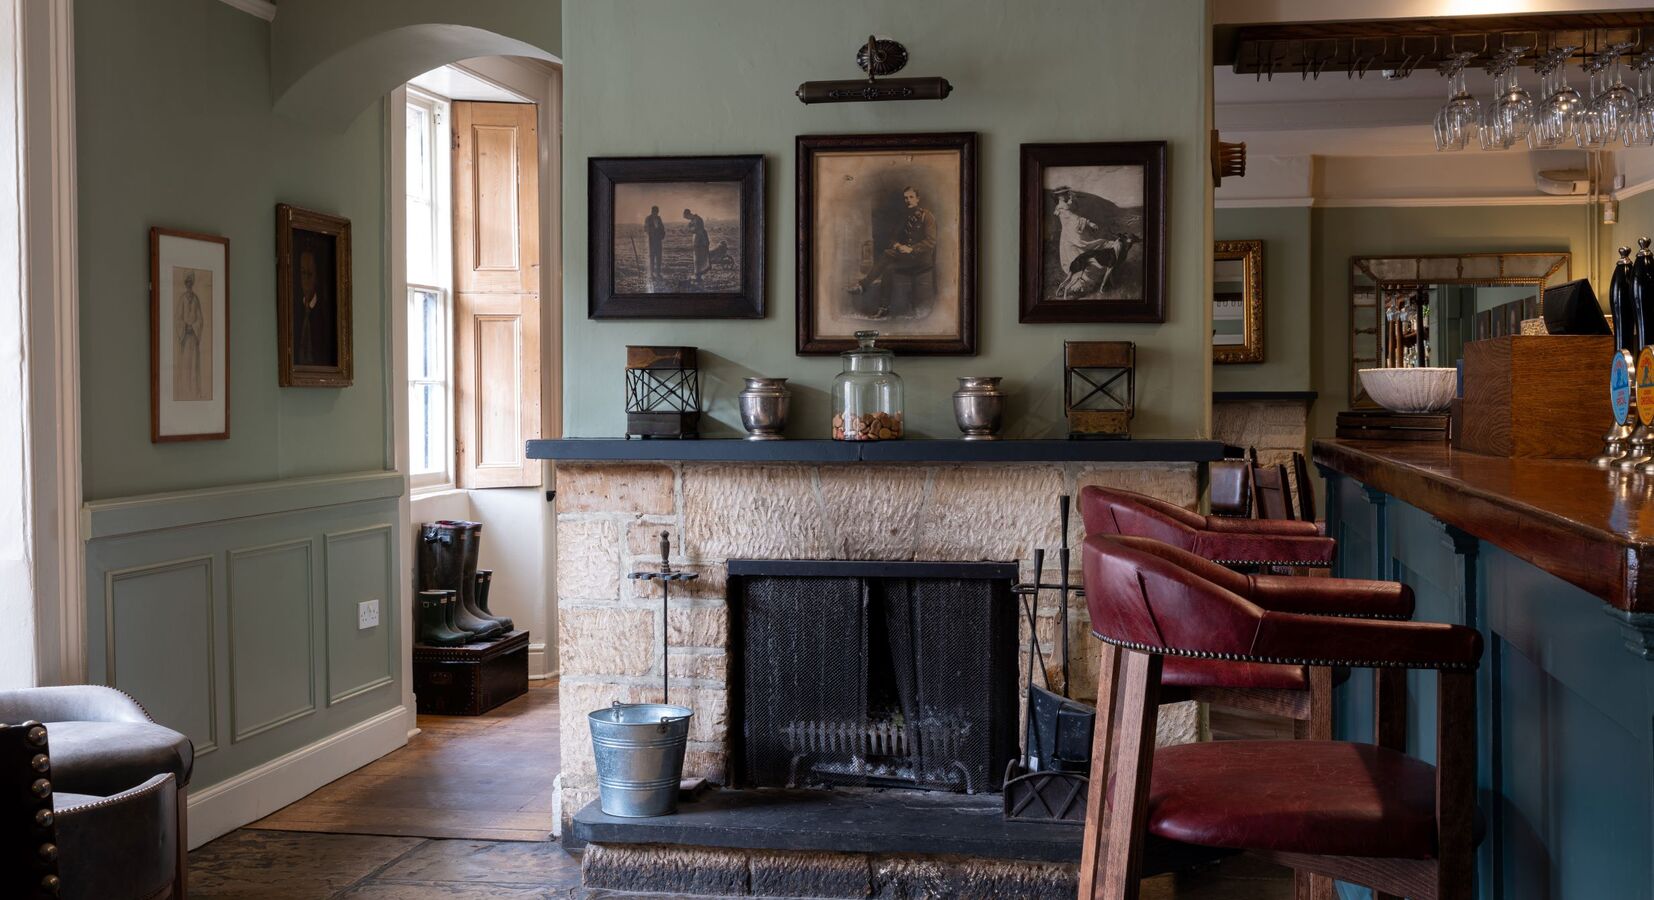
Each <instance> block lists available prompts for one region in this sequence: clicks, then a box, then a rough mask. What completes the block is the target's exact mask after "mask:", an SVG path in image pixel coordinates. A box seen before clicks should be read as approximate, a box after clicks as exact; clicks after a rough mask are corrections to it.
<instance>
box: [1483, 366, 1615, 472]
mask: <svg viewBox="0 0 1654 900" xmlns="http://www.w3.org/2000/svg"><path fill="white" fill-rule="evenodd" d="M1613 356H1614V338H1613V337H1612V336H1610V335H1602V336H1596V335H1589V336H1588V335H1506V336H1504V337H1496V338H1488V339H1487V340H1482V341H1471V342H1470V343H1468V344H1466V345H1465V348H1464V426H1463V431H1462V434H1461V436H1460V437H1459V441H1460V443H1461V445H1462V447H1463V448H1464V449H1465V450H1468V451H1470V452H1471V453H1483V454H1487V455H1489V456H1521V457H1539V458H1548V459H1589V458H1590V457H1593V456H1595V455H1597V454H1598V453H1600V452H1602V433H1603V432H1604V431H1606V430H1608V426H1609V425H1610V424H1612V423H1613V413H1612V412H1611V411H1610V410H1609V403H1608V366H1609V363H1610V362H1611V361H1612V359H1613Z"/></svg>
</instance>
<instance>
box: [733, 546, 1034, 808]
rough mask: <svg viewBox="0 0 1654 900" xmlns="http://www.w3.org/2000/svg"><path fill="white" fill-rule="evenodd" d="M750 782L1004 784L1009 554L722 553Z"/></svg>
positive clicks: (1013, 652) (741, 745) (1013, 682)
mask: <svg viewBox="0 0 1654 900" xmlns="http://www.w3.org/2000/svg"><path fill="white" fill-rule="evenodd" d="M729 574H730V585H731V590H730V602H731V605H732V610H731V611H732V614H733V617H734V618H733V623H734V627H735V632H736V633H735V634H734V635H732V639H733V642H734V644H735V648H736V652H737V656H738V658H737V660H736V667H737V669H736V671H737V673H738V674H737V675H736V677H735V686H736V690H735V695H736V696H735V697H734V698H733V700H734V705H733V708H732V710H731V712H732V715H733V720H732V725H733V734H732V740H733V741H734V744H735V747H734V754H733V755H734V760H733V761H734V767H733V768H734V771H735V773H737V774H738V777H739V778H740V781H741V784H742V785H743V786H749V787H810V786H825V785H876V786H890V787H908V788H927V789H932V790H945V791H962V792H966V793H976V792H979V791H995V790H998V789H999V786H1000V782H1001V780H1002V779H1003V777H1004V770H1005V764H1006V762H1007V761H1008V760H1010V759H1011V758H1012V757H1013V756H1015V755H1016V752H1017V734H1016V725H1015V721H1014V720H1015V718H1016V713H1017V697H1016V690H1017V671H1016V665H1017V646H1016V641H1017V619H1016V605H1015V600H1014V598H1013V596H1012V594H1011V586H1012V584H1013V583H1014V581H1015V578H1016V566H1015V565H1014V564H1010V563H888V562H866V563H860V562H857V563H851V562H839V561H832V562H792V561H786V562H782V561H768V560H765V561H759V560H731V561H730V563H729Z"/></svg>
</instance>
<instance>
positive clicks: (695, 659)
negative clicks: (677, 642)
mask: <svg viewBox="0 0 1654 900" xmlns="http://www.w3.org/2000/svg"><path fill="white" fill-rule="evenodd" d="M666 662H667V666H668V671H670V672H671V673H672V677H673V678H692V679H695V680H697V681H713V682H717V683H719V684H724V683H726V682H727V681H728V680H729V656H728V654H725V653H723V652H722V651H719V652H716V653H692V652H684V651H682V650H680V649H679V648H677V647H673V648H672V653H671V655H670V656H668V657H667V660H666Z"/></svg>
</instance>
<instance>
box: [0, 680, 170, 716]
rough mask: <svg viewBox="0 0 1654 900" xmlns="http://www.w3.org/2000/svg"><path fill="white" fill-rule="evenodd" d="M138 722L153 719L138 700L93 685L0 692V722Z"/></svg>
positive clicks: (110, 689) (107, 688)
mask: <svg viewBox="0 0 1654 900" xmlns="http://www.w3.org/2000/svg"><path fill="white" fill-rule="evenodd" d="M30 719H34V720H36V721H40V722H140V723H149V722H153V721H154V720H153V719H151V718H150V717H149V713H147V712H145V711H144V708H143V707H142V706H140V705H138V701H136V700H134V699H132V698H131V697H130V696H128V695H127V694H125V693H122V692H121V691H118V690H115V689H114V688H109V687H103V686H102V685H96V684H75V685H66V686H63V687H38V688H23V689H21V690H15V691H0V722H13V723H15V722H23V721H27V720H30Z"/></svg>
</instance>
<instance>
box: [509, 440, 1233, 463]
mask: <svg viewBox="0 0 1654 900" xmlns="http://www.w3.org/2000/svg"><path fill="white" fill-rule="evenodd" d="M528 456H529V458H530V459H553V460H565V461H576V460H578V461H584V462H760V463H762V462H798V463H856V462H866V463H995V462H1022V463H1071V462H1078V463H1087V462H1096V463H1117V462H1211V461H1213V460H1216V459H1222V458H1223V445H1222V444H1221V443H1219V442H1218V441H1201V440H1119V441H1066V440H1033V441H962V440H903V441H859V442H856V441H828V440H800V441H793V440H787V441H744V440H739V439H701V440H681V441H680V440H648V441H645V440H636V441H629V440H625V439H622V438H561V439H557V440H537V441H529V442H528Z"/></svg>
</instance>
